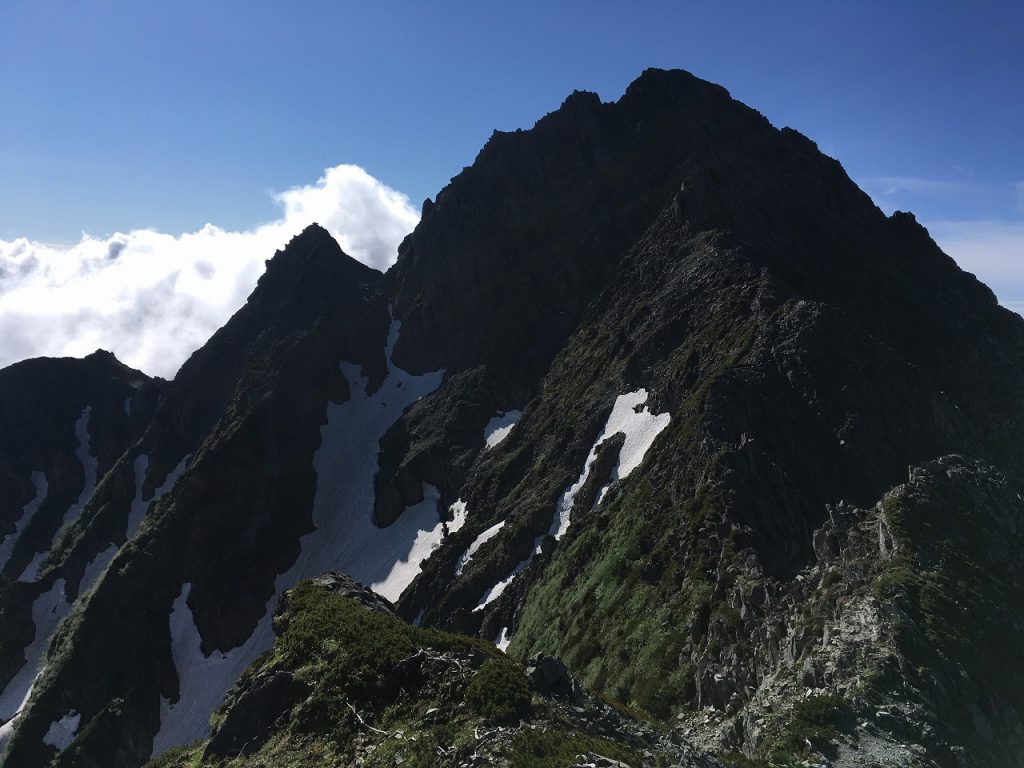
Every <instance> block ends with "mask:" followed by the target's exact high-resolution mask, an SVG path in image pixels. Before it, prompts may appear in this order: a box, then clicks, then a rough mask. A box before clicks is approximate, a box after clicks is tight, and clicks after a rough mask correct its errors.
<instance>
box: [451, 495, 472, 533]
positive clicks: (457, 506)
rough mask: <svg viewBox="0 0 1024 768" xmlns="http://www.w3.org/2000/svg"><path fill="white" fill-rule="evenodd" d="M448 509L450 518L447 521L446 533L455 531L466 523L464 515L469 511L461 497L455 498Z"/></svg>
mask: <svg viewBox="0 0 1024 768" xmlns="http://www.w3.org/2000/svg"><path fill="white" fill-rule="evenodd" d="M448 511H449V512H451V513H452V519H451V521H449V523H448V533H455V532H456V531H459V530H461V529H462V526H464V525H465V524H466V515H467V514H469V511H468V510H467V509H466V502H464V501H463V500H462V499H456V500H455V503H454V504H452V505H451V506H450V507H448Z"/></svg>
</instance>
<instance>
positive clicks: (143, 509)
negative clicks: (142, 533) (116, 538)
mask: <svg viewBox="0 0 1024 768" xmlns="http://www.w3.org/2000/svg"><path fill="white" fill-rule="evenodd" d="M190 458H192V454H189V455H188V456H186V457H185V458H183V459H182V460H181V461H179V462H178V465H177V466H176V467H175V468H174V469H172V470H171V471H170V472H169V473H168V475H167V478H166V479H165V480H164V482H163V485H161V486H160V487H159V488H157V489H156V492H154V494H153V498H152V499H150V500H149V501H143V500H142V484H143V483H144V482H145V480H146V472H148V471H149V456H148V455H146V454H145V453H143V454H140V455H139V456H136V457H135V461H134V462H132V468H133V469H134V470H135V498H134V499H132V506H131V510H130V511H129V512H128V525H127V527H126V528H125V534H124V536H125V540H128V539H130V538H132V537H133V536H134V535H135V534H136V532H137V531H138V530H139V526H141V525H142V521H143V520H145V518H146V513H147V512H148V511H149V509H150V507H151V506H152V505H153V504H154V503H155V502H156V501H157V500H158V499H159V498H160V497H161V496H163V495H164V494H165V493H167V492H168V491H170V490H171V489H172V488H173V487H174V484H175V483H177V482H178V478H179V477H181V475H182V473H183V472H184V471H185V467H187V466H188V460H189V459H190Z"/></svg>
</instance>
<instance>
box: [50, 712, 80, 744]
mask: <svg viewBox="0 0 1024 768" xmlns="http://www.w3.org/2000/svg"><path fill="white" fill-rule="evenodd" d="M80 722H82V716H81V715H80V714H79V713H78V712H76V711H75V710H71V711H70V712H68V713H67V714H66V715H64V717H62V718H61V719H60V720H54V721H53V722H52V723H50V729H49V730H48V731H47V732H46V735H45V736H43V744H49V745H50V746H51V747H56V748H57V749H58V750H60V751H61V752H63V751H64V750H65V749H67V748H68V747H69V746H71V742H72V741H74V740H75V734H76V733H78V724H79V723H80Z"/></svg>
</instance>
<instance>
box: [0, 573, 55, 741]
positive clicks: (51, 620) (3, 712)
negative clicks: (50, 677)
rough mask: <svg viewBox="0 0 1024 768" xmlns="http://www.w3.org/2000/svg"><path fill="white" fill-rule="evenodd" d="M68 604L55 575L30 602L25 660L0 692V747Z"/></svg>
mask: <svg viewBox="0 0 1024 768" xmlns="http://www.w3.org/2000/svg"><path fill="white" fill-rule="evenodd" d="M70 608H71V605H70V604H69V603H68V601H67V598H66V597H65V595H64V579H57V581H56V582H54V584H53V586H52V587H51V588H50V590H49V591H48V592H44V593H43V594H41V595H40V596H39V597H37V598H36V599H35V602H34V603H32V622H33V623H34V624H35V628H36V632H35V637H33V638H32V642H31V643H29V646H28V648H26V649H25V651H24V654H25V659H26V661H25V664H24V665H23V666H22V667H21V669H19V670H18V672H17V674H16V675H15V676H14V677H13V678H12V679H11V681H10V682H9V683H8V684H7V687H6V688H4V690H3V693H0V720H7V721H9V722H6V723H4V725H3V727H2V728H0V751H2V750H3V748H4V746H5V745H6V742H7V739H9V738H10V735H11V733H12V731H13V728H14V721H15V719H16V718H17V717H18V716H19V715H20V714H21V711H22V710H23V709H24V708H25V704H26V703H27V702H28V698H29V696H31V695H32V686H33V685H35V682H36V680H37V679H38V677H39V675H40V673H41V672H42V670H43V666H44V665H45V663H46V649H47V647H48V646H49V643H50V635H52V634H53V631H54V630H55V629H56V628H57V624H59V623H60V620H61V619H63V618H64V617H65V616H67V614H68V611H69V610H70Z"/></svg>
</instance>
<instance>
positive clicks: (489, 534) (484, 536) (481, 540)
mask: <svg viewBox="0 0 1024 768" xmlns="http://www.w3.org/2000/svg"><path fill="white" fill-rule="evenodd" d="M503 525H505V521H504V520H502V521H500V522H498V523H495V524H494V525H492V526H491V527H490V528H488V529H487V530H486V531H484V532H483V533H481V534H480V535H479V536H477V537H476V538H475V539H473V543H472V544H470V545H469V547H467V548H466V551H465V552H463V553H462V557H460V558H459V562H458V564H457V565H456V566H455V575H456V576H461V575H462V572H463V571H464V570H466V566H467V565H469V561H470V560H472V559H473V555H475V554H476V553H477V550H478V549H480V547H482V546H483V545H484V544H485V543H486V542H488V541H490V540H491V539H493V538H494V537H495V536H497V535H498V531H500V530H501V528H502V526H503Z"/></svg>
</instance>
